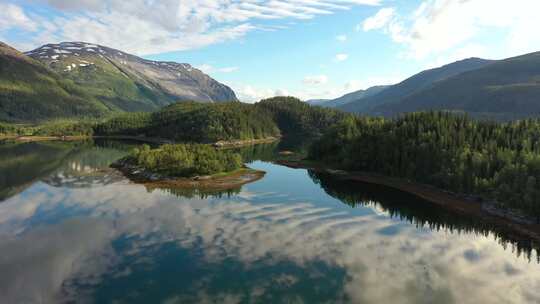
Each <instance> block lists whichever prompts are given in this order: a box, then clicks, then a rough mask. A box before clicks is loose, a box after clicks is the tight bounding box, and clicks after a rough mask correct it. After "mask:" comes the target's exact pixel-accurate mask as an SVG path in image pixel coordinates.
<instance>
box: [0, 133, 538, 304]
mask: <svg viewBox="0 0 540 304" xmlns="http://www.w3.org/2000/svg"><path fill="white" fill-rule="evenodd" d="M130 146H131V145H130V144H124V143H115V142H102V143H98V144H93V143H41V144H37V143H31V144H9V143H4V144H0V201H1V202H0V303H63V302H68V303H340V302H343V303H539V302H540V264H539V263H538V261H537V255H536V252H535V250H534V249H532V248H534V246H535V245H534V244H531V243H530V242H528V241H527V240H515V239H512V237H511V236H509V235H508V234H506V233H505V232H504V231H497V230H494V229H492V228H491V227H487V226H484V225H482V224H480V223H477V222H476V221H475V220H474V219H468V218H463V217H457V216H455V215H453V214H449V213H447V212H444V211H442V210H438V209H436V208H434V207H432V206H429V205H427V204H426V203H425V202H422V201H420V200H418V199H416V198H414V197H412V196H409V195H405V194H403V193H400V192H396V191H391V190H388V189H385V188H382V187H374V186H369V185H363V184H347V183H343V182H337V181H335V180H333V179H332V178H330V177H328V176H324V175H320V174H315V173H312V172H308V171H306V170H293V169H289V168H285V167H281V166H277V165H273V164H270V163H268V162H266V161H268V160H269V159H271V158H272V155H273V153H274V150H275V149H276V145H266V146H258V147H255V148H251V149H246V150H244V151H242V152H243V153H244V155H245V157H246V158H248V159H250V160H252V161H253V162H252V164H251V166H252V167H254V168H257V169H262V170H265V171H267V176H266V177H265V178H264V179H262V180H260V181H258V182H255V183H252V184H249V185H246V186H244V187H242V188H241V189H234V190H231V191H229V192H228V193H210V194H202V193H196V192H186V191H174V190H170V189H146V188H145V187H144V186H141V185H135V184H131V183H129V182H128V181H127V180H126V179H125V178H124V177H122V176H121V175H119V174H117V173H116V172H114V171H112V170H109V169H107V167H108V164H109V163H110V162H111V161H113V160H115V159H117V158H119V157H121V156H122V155H124V154H125V153H126V151H127V150H128V149H129V148H130Z"/></svg>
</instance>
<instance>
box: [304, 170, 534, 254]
mask: <svg viewBox="0 0 540 304" xmlns="http://www.w3.org/2000/svg"><path fill="white" fill-rule="evenodd" d="M309 175H310V177H311V178H312V179H313V181H314V182H315V183H317V184H319V185H320V186H321V187H322V188H323V189H324V190H325V192H326V193H328V194H329V195H331V196H332V197H335V198H337V199H339V200H341V201H343V202H344V203H346V204H348V205H350V206H352V207H357V206H371V207H373V208H377V209H380V210H382V211H384V212H385V213H387V214H389V215H390V216H391V217H396V218H399V219H400V220H403V221H407V222H409V223H411V224H413V225H415V226H416V227H418V228H421V227H427V228H429V229H431V230H435V231H449V232H451V233H458V234H459V233H467V234H476V235H482V236H486V237H487V236H489V235H495V237H496V238H497V239H498V240H499V242H500V243H501V245H502V246H503V247H505V248H506V247H507V246H509V247H510V248H511V250H512V251H513V252H515V253H516V254H517V256H521V255H524V256H525V257H526V258H527V259H528V260H531V259H533V258H535V259H536V260H537V262H538V263H540V255H539V253H540V244H537V243H536V242H534V241H532V240H530V239H526V238H525V239H524V238H522V237H518V236H516V235H515V234H514V233H513V232H512V231H509V230H505V229H504V227H501V226H496V225H493V224H490V223H486V222H483V221H478V219H477V218H475V217H472V216H463V215H456V214H454V213H452V212H448V211H447V210H445V209H443V208H440V207H438V206H436V205H433V204H431V203H429V202H426V201H423V200H422V199H419V198H418V197H415V196H414V195H411V194H407V193H404V192H401V191H398V190H393V189H391V188H388V187H384V186H378V185H373V184H368V183H359V182H350V181H344V180H339V179H335V178H333V177H332V176H331V175H330V174H327V173H321V172H314V171H310V172H309Z"/></svg>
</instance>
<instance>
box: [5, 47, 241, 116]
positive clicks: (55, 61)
mask: <svg viewBox="0 0 540 304" xmlns="http://www.w3.org/2000/svg"><path fill="white" fill-rule="evenodd" d="M0 57H1V58H0V67H2V69H1V70H0V120H4V121H21V122H24V121H36V120H44V119H50V118H68V117H74V116H90V117H101V116H103V115H108V114H110V113H115V112H133V111H154V110H157V109H159V108H161V107H163V106H166V105H169V104H172V103H176V102H181V101H196V102H225V101H235V102H236V101H238V99H237V97H236V94H235V93H234V91H233V90H232V89H231V88H229V87H228V86H226V85H224V84H221V83H219V82H218V81H216V80H214V79H213V78H211V77H210V76H208V75H206V74H204V73H203V72H202V71H200V70H198V69H196V68H194V67H193V66H191V65H189V64H187V63H176V62H161V61H152V60H147V59H143V58H140V57H137V56H135V55H131V54H128V53H125V52H122V51H119V50H116V49H112V48H109V47H105V46H100V45H97V44H91V43H86V42H63V43H59V44H46V45H43V46H41V47H39V48H37V49H35V50H32V51H29V52H26V53H22V52H19V51H18V50H16V49H15V48H13V47H11V46H9V45H8V44H6V43H3V42H0Z"/></svg>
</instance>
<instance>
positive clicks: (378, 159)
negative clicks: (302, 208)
mask: <svg viewBox="0 0 540 304" xmlns="http://www.w3.org/2000/svg"><path fill="white" fill-rule="evenodd" d="M539 140H540V121H538V120H525V121H519V122H513V123H505V124H498V123H490V122H478V121H474V120H471V119H469V118H467V117H465V116H459V115H453V114H450V113H443V112H429V113H413V114H409V115H406V116H404V117H402V118H399V119H396V120H383V119H369V118H348V119H346V120H344V121H343V122H341V123H340V124H339V125H337V126H335V127H334V128H332V129H331V130H330V131H329V132H328V133H327V134H325V135H324V136H323V138H321V139H320V140H319V141H318V142H316V143H315V144H313V145H312V148H311V151H310V158H311V159H313V160H317V161H322V162H325V163H327V164H330V165H332V166H336V167H339V168H344V169H347V170H352V171H355V170H356V171H368V172H375V173H380V174H384V175H388V176H393V177H401V178H406V179H410V180H415V181H419V182H422V183H427V184H431V185H434V186H437V187H440V188H442V189H447V190H451V191H455V192H459V193H465V194H474V195H480V196H482V197H484V198H486V199H489V200H495V201H497V202H498V203H499V204H500V205H501V206H502V207H507V208H516V209H520V210H523V211H526V212H527V213H528V214H534V215H535V216H537V217H538V218H539V219H540V203H539V201H540V190H539V189H540V141H539Z"/></svg>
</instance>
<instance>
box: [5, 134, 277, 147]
mask: <svg viewBox="0 0 540 304" xmlns="http://www.w3.org/2000/svg"><path fill="white" fill-rule="evenodd" d="M88 139H113V140H134V141H140V142H143V143H151V144H159V145H163V144H175V143H176V142H175V141H173V140H168V139H164V138H154V137H145V136H128V135H126V136H123V135H118V136H100V135H96V136H87V135H80V136H0V140H14V141H17V142H40V141H79V140H88ZM277 140H279V138H278V137H266V138H258V139H247V140H229V141H217V142H215V143H209V145H212V146H214V147H215V148H223V149H225V148H237V147H244V146H250V145H256V144H262V143H271V142H274V141H277Z"/></svg>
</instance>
